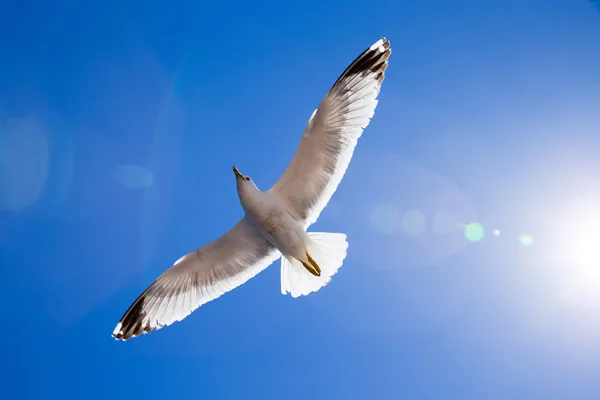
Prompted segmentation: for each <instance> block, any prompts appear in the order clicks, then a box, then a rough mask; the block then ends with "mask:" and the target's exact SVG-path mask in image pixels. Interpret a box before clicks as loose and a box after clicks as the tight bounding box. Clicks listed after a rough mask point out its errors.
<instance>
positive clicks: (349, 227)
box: [0, 0, 600, 400]
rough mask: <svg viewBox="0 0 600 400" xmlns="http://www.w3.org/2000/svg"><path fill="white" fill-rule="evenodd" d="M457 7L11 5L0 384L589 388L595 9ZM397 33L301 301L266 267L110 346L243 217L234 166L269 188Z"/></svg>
mask: <svg viewBox="0 0 600 400" xmlns="http://www.w3.org/2000/svg"><path fill="white" fill-rule="evenodd" d="M452 3H453V4H450V2H443V1H432V2H421V1H404V2H393V1H382V2H376V3H373V2H371V3H365V2H359V1H346V2H344V4H343V6H342V5H341V3H339V2H337V4H335V3H333V2H331V3H321V2H317V1H312V0H311V1H305V2H302V3H294V4H291V3H283V2H271V3H261V4H259V3H256V2H252V4H251V5H249V4H245V3H241V2H240V3H231V2H229V3H221V4H217V3H216V2H214V4H212V5H200V3H196V2H181V4H177V2H158V1H151V2H130V3H127V4H123V3H121V2H104V3H103V5H102V7H100V6H98V5H94V6H92V5H84V4H81V3H80V2H73V1H64V2H61V3H58V4H53V5H50V3H42V2H40V3H39V4H37V5H30V4H29V5H17V2H13V3H12V4H4V5H3V11H2V12H1V13H0V54H2V62H1V63H0V265H1V266H2V271H3V280H2V291H1V292H2V298H3V301H2V302H3V304H5V305H7V306H8V308H5V312H4V316H3V319H4V329H3V330H2V333H1V335H2V339H3V343H4V344H5V345H4V350H3V357H2V358H3V361H4V365H5V366H7V368H6V371H5V372H4V373H3V385H2V386H3V390H4V392H5V396H3V397H6V398H41V396H44V397H49V396H52V397H54V396H57V397H61V398H82V397H84V398H89V399H95V398H98V399H104V398H126V397H129V398H131V397H133V396H135V397H140V398H141V397H144V398H157V397H159V396H168V398H173V399H176V398H190V397H192V398H205V399H240V398H261V399H270V398H286V399H306V398H314V399H321V398H327V399H329V398H348V399H350V398H351V399H484V398H485V399H541V398H543V399H569V400H579V399H596V398H598V396H600V381H599V380H598V376H600V346H599V343H600V342H599V340H600V339H599V338H600V319H599V318H598V316H599V315H600V253H599V252H598V249H597V245H596V243H597V241H598V239H599V238H600V232H599V230H598V226H600V161H599V160H598V154H599V152H600V112H599V111H598V110H600V96H599V95H598V93H600V47H599V43H600V9H599V8H598V6H597V4H594V3H593V2H591V1H585V0H552V1H522V0H519V1H517V0H512V1H493V0H489V1H485V2H483V1H470V2H469V1H459V2H452ZM381 36H386V37H387V38H388V39H390V41H391V43H392V48H393V55H392V57H391V60H390V66H389V68H388V70H387V74H386V75H387V77H386V80H385V82H384V85H383V89H382V92H381V95H380V103H379V106H378V108H377V110H376V113H375V117H374V119H373V120H372V123H371V124H370V126H369V127H368V129H367V130H366V132H365V134H364V135H363V137H362V138H361V139H360V141H359V145H358V147H357V150H356V152H355V157H354V159H353V161H352V163H351V165H350V168H349V169H348V172H347V174H346V177H345V179H344V180H343V182H342V184H341V186H340V187H339V190H338V191H337V192H336V194H335V195H334V197H333V199H332V201H331V202H330V205H329V206H328V207H327V208H326V209H325V211H324V213H323V214H322V215H321V218H320V219H319V221H318V222H317V224H315V225H314V227H313V228H312V230H319V231H330V232H345V233H347V234H348V240H349V243H350V247H349V254H348V258H347V259H346V261H345V264H344V266H343V268H342V269H341V270H340V273H339V274H338V275H336V276H335V277H334V279H333V281H332V282H331V284H330V285H328V286H326V287H325V288H324V289H322V290H321V291H319V292H318V293H315V294H311V295H310V296H308V297H304V298H300V299H292V298H291V297H289V296H286V297H284V296H282V295H281V294H280V290H279V264H274V265H273V266H272V267H271V268H269V269H267V270H266V271H264V272H263V273H261V274H260V275H259V276H257V277H256V278H254V279H252V280H251V281H249V282H248V283H246V284H245V285H243V286H242V287H240V288H238V289H236V290H234V291H232V292H230V293H227V294H226V295H224V296H223V297H221V298H219V299H218V300H216V301H213V302H211V303H208V304H207V305H205V306H203V307H202V308H200V309H199V310H197V311H195V312H194V313H193V314H192V315H191V316H190V317H188V318H187V319H186V320H184V321H183V322H181V323H177V324H175V325H173V326H171V327H168V328H166V329H163V330H161V331H158V332H154V333H152V334H150V335H145V336H143V337H141V338H136V339H133V340H131V341H129V342H125V343H123V342H116V341H115V340H113V339H112V338H111V335H110V334H111V332H112V330H113V328H114V325H115V324H116V322H117V321H118V320H119V318H120V317H121V315H122V313H123V312H124V311H125V309H126V308H127V307H128V306H129V304H130V303H131V302H132V301H133V300H134V299H135V297H136V296H137V295H138V294H139V293H140V292H141V291H142V290H143V289H145V288H146V286H147V285H149V284H150V283H151V282H152V280H153V279H154V278H155V277H156V276H158V275H159V274H160V273H161V272H162V271H163V270H164V269H165V268H167V267H168V266H169V265H171V264H172V263H173V262H174V261H175V260H176V259H178V258H179V257H180V256H181V255H183V254H185V253H187V252H188V251H190V250H192V249H194V248H196V247H198V246H200V245H203V244H205V243H207V242H209V241H211V240H212V239H214V238H216V237H217V236H218V235H220V234H222V233H223V232H225V231H226V230H227V229H229V228H230V227H231V226H232V225H233V224H234V223H235V222H236V221H237V220H238V219H239V218H240V217H241V215H242V210H241V207H240V206H239V202H238V199H237V196H236V192H235V182H234V178H233V174H232V173H231V165H233V164H235V165H237V166H239V167H240V169H241V170H242V172H244V173H246V174H249V175H251V176H252V177H253V179H254V180H255V181H256V183H257V185H258V186H259V187H260V188H262V189H267V188H269V187H270V186H271V185H272V184H273V183H274V182H275V181H276V179H277V178H278V177H279V175H280V174H281V173H282V172H283V170H284V168H285V166H286V165H287V163H288V162H289V161H290V159H291V157H292V155H293V153H294V151H295V148H296V145H297V143H298V141H299V139H300V136H301V134H302V131H303V129H304V127H305V124H306V122H307V120H308V117H309V116H310V114H311V113H312V111H313V110H314V108H315V107H316V106H317V105H318V102H319V101H320V99H321V98H322V96H323V95H324V94H325V92H326V90H327V89H328V88H329V87H330V85H331V84H332V83H333V82H334V81H335V79H336V78H337V76H338V75H339V74H340V73H341V72H342V71H343V70H344V68H345V67H346V66H347V64H348V63H350V62H351V61H352V60H353V59H354V57H355V56H356V55H358V54H359V53H360V52H361V51H362V50H364V49H365V48H366V47H368V46H369V45H371V44H372V43H373V42H375V41H376V40H378V39H379V38H380V37H381ZM596 221H597V222H598V223H597V224H596V223H595V222H596ZM475 223H477V224H481V226H482V227H483V228H484V230H485V235H484V237H483V238H482V240H479V241H472V240H468V238H467V237H466V236H469V237H470V238H471V239H474V237H473V236H472V235H471V234H472V231H469V229H471V228H473V227H474V226H477V225H473V224H475ZM464 224H471V225H468V227H469V228H467V235H465V229H463V225H464ZM494 230H498V231H499V235H498V236H496V235H494V233H493V232H494ZM496 233H498V232H496ZM531 242H532V243H531ZM527 244H528V245H527Z"/></svg>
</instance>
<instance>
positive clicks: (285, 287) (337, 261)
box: [281, 232, 348, 297]
mask: <svg viewBox="0 0 600 400" xmlns="http://www.w3.org/2000/svg"><path fill="white" fill-rule="evenodd" d="M308 236H309V237H310V239H311V240H310V243H309V245H308V247H307V249H306V250H307V252H308V254H309V255H310V256H311V257H312V258H313V259H314V261H315V262H316V263H317V264H318V265H319V267H320V268H321V276H314V275H312V274H311V273H310V272H309V271H307V270H306V268H304V266H303V265H302V263H301V262H300V261H298V260H296V259H295V258H292V259H288V258H286V257H281V293H282V294H287V293H290V294H291V295H292V297H299V296H302V295H304V296H306V295H308V294H310V293H312V292H316V291H318V290H319V289H321V288H322V287H323V286H325V285H327V284H328V283H329V281H331V277H332V276H333V275H335V274H336V272H337V271H338V269H340V267H341V266H342V264H343V262H344V259H345V258H346V250H347V249H348V242H346V235H344V234H343V233H323V232H308Z"/></svg>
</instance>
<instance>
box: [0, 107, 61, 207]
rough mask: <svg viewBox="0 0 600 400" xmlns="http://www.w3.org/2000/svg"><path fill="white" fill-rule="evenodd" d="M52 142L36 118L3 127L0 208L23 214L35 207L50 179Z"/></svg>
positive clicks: (0, 152)
mask: <svg viewBox="0 0 600 400" xmlns="http://www.w3.org/2000/svg"><path fill="white" fill-rule="evenodd" d="M49 164H50V143H49V140H48V135H47V133H46V131H45V130H44V128H43V127H42V125H41V124H40V123H38V122H37V121H36V120H35V119H33V118H23V119H13V120H9V121H8V122H7V123H6V124H4V125H3V126H0V206H1V207H2V208H5V209H7V210H9V211H11V212H13V213H19V212H21V211H24V210H25V209H26V208H29V207H31V206H33V205H34V204H35V203H36V202H37V201H38V200H39V197H40V195H41V194H42V191H43V188H44V185H45V183H46V180H47V178H48V171H49Z"/></svg>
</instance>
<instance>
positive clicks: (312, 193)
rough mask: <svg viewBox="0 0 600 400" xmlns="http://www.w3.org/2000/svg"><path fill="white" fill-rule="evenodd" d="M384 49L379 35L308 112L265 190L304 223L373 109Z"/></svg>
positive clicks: (333, 182)
mask: <svg viewBox="0 0 600 400" xmlns="http://www.w3.org/2000/svg"><path fill="white" fill-rule="evenodd" d="M390 54H391V49H390V42H389V41H387V39H385V38H382V39H380V40H379V41H377V42H376V43H375V44H373V45H372V46H371V47H369V48H368V49H367V50H365V51H364V52H363V53H362V54H361V55H360V56H358V57H357V58H356V60H354V62H353V63H352V64H350V66H349V67H348V68H347V69H346V70H345V71H344V73H343V74H342V75H341V76H340V77H339V78H338V80H337V81H336V82H335V84H334V85H333V87H332V88H331V89H330V90H329V92H328V93H327V94H326V95H325V97H324V98H323V100H322V101H321V104H320V105H319V107H318V108H317V109H316V110H315V112H313V114H312V116H311V117H310V120H309V121H308V125H307V127H306V129H305V131H304V135H303V136H302V140H301V141H300V145H299V146H298V149H297V150H296V154H295V155H294V158H293V159H292V162H291V163H290V165H289V166H288V168H287V169H286V171H285V172H284V174H283V175H282V176H281V178H280V179H279V181H278V182H277V183H276V184H275V185H274V186H273V187H272V188H271V189H270V190H269V192H270V193H271V194H273V195H275V196H277V197H278V198H280V199H281V200H282V201H283V202H284V203H285V204H286V207H287V209H288V211H289V212H290V213H291V214H292V215H293V216H294V217H295V218H296V219H297V220H298V221H300V223H302V224H303V226H304V227H305V228H307V227H308V226H309V225H311V224H312V223H314V222H315V221H316V220H317V218H318V217H319V214H320V213H321V211H323V209H324V208H325V206H326V205H327V203H328V202H329V199H330V198H331V196H332V195H333V193H334V192H335V191H336V189H337V187H338V185H339V183H340V182H341V180H342V178H343V176H344V174H345V172H346V169H347V168H348V164H349V163H350V159H351V158H352V154H353V153H354V148H355V146H356V143H357V140H358V138H359V137H360V136H361V135H362V133H363V130H364V129H365V128H366V127H367V125H368V124H369V122H370V119H371V117H372V116H373V114H374V112H375V107H376V106H377V96H378V95H379V90H380V88H381V83H382V82H383V79H384V76H385V75H384V73H385V69H386V68H387V65H388V58H389V57H390Z"/></svg>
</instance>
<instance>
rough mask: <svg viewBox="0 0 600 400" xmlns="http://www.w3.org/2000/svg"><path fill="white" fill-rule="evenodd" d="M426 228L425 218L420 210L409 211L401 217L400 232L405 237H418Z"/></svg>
mask: <svg viewBox="0 0 600 400" xmlns="http://www.w3.org/2000/svg"><path fill="white" fill-rule="evenodd" d="M426 227H427V217H426V216H425V214H424V213H423V212H422V211H421V210H409V211H407V212H406V213H405V214H404V215H403V216H402V231H403V232H404V233H406V234H407V235H411V236H418V235H420V234H422V233H423V232H425V228H426Z"/></svg>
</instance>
